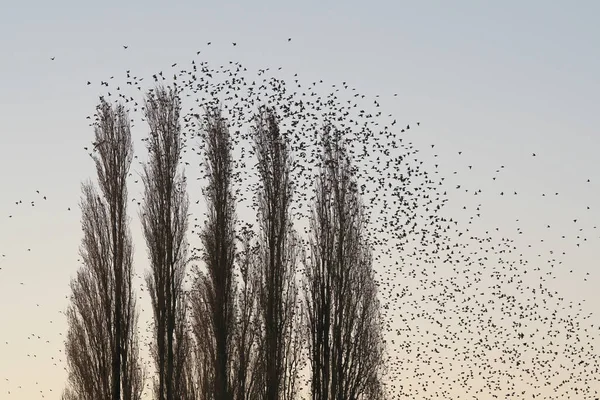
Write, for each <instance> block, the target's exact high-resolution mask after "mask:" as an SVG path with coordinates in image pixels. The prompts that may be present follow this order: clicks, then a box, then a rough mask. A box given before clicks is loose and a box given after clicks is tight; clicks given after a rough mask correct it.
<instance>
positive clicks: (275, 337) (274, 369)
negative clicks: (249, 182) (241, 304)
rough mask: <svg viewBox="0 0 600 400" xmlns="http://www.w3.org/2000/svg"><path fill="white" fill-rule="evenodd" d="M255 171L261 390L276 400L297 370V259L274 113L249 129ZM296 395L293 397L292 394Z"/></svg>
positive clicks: (284, 149)
mask: <svg viewBox="0 0 600 400" xmlns="http://www.w3.org/2000/svg"><path fill="white" fill-rule="evenodd" d="M253 136H254V144H255V153H256V156H257V158H258V163H257V168H258V173H259V176H260V188H259V196H258V215H259V229H260V235H259V256H258V257H259V259H258V263H259V275H260V285H259V289H258V290H259V293H258V295H259V296H258V297H259V303H258V304H259V313H260V315H261V322H262V327H261V332H260V335H261V337H260V340H259V350H260V351H261V356H260V357H261V363H262V371H261V379H262V384H261V386H262V387H264V398H265V399H267V400H279V399H281V398H287V396H288V395H290V393H289V392H287V390H286V388H295V386H296V385H295V381H296V376H297V371H293V370H290V368H295V366H296V364H295V363H294V362H291V360H292V359H293V358H295V355H294V354H292V352H293V351H295V350H297V348H296V347H295V346H292V345H291V343H293V342H294V338H293V336H292V334H294V333H297V331H295V330H294V329H293V328H294V323H295V321H296V318H297V314H296V309H297V308H296V303H297V301H296V297H297V290H296V279H295V273H296V261H297V260H296V258H297V255H298V249H299V246H298V237H297V236H296V234H295V232H294V230H293V226H292V221H291V217H290V216H291V214H290V206H291V200H292V197H291V195H292V191H293V187H292V182H291V176H290V173H291V167H292V158H291V155H290V152H289V145H288V143H287V141H286V139H285V138H284V137H283V136H282V134H281V133H280V131H279V122H278V119H277V116H276V114H275V112H274V111H273V110H272V109H269V108H263V109H261V110H260V112H259V113H258V114H257V116H256V119H255V126H254V129H253ZM291 395H292V396H295V390H294V393H291Z"/></svg>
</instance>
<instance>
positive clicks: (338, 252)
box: [305, 125, 383, 400]
mask: <svg viewBox="0 0 600 400" xmlns="http://www.w3.org/2000/svg"><path fill="white" fill-rule="evenodd" d="M321 139H322V159H321V161H322V166H321V173H320V174H319V178H318V180H317V188H316V198H315V203H314V205H313V213H312V218H311V220H310V226H311V235H310V241H309V243H310V258H309V262H308V267H307V279H306V285H305V289H306V291H305V300H306V304H307V310H308V311H307V313H308V315H309V317H308V332H309V335H308V336H309V347H310V351H309V354H310V363H311V367H312V380H311V392H312V398H313V399H314V400H325V399H330V400H345V399H378V398H382V395H383V391H382V386H381V382H380V374H381V372H382V366H383V341H382V335H381V321H380V314H379V304H378V301H377V293H376V285H375V282H374V278H373V270H372V257H371V252H370V249H369V247H368V245H367V244H366V241H365V236H364V230H363V228H364V218H363V206H362V204H361V203H360V198H359V195H358V190H357V184H356V181H355V179H354V178H353V176H352V169H351V160H350V159H349V157H348V154H347V153H346V151H345V148H344V146H343V142H342V138H341V134H340V132H339V131H337V130H336V129H335V128H333V127H332V126H330V125H327V126H326V127H325V128H324V130H323V134H322V137H321Z"/></svg>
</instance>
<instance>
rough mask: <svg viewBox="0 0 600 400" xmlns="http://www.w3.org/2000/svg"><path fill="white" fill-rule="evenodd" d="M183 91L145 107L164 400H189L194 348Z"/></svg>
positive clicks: (159, 390)
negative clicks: (188, 294) (187, 287)
mask: <svg viewBox="0 0 600 400" xmlns="http://www.w3.org/2000/svg"><path fill="white" fill-rule="evenodd" d="M180 110H181V106H180V100H179V97H178V91H177V89H172V88H165V87H157V88H155V89H154V90H151V91H150V92H149V93H148V95H147V98H146V102H145V116H146V120H147V121H148V124H149V127H150V134H149V137H148V139H147V148H148V153H149V160H148V163H147V164H145V165H144V170H143V176H142V179H143V182H144V190H145V192H144V202H143V205H142V213H141V220H142V227H143V231H144V236H145V239H146V244H147V247H148V254H149V259H150V264H151V271H150V272H149V273H147V275H146V283H147V284H148V289H149V292H150V297H151V301H152V309H153V311H154V334H155V342H154V345H153V348H152V351H153V355H154V358H155V362H156V368H157V375H158V379H157V380H155V394H156V397H157V399H160V400H165V399H166V400H174V399H182V398H186V397H187V396H188V395H189V394H188V393H182V391H184V390H187V389H186V387H187V386H186V384H185V382H184V379H185V378H186V373H184V371H186V368H185V362H186V360H187V359H189V357H188V355H189V354H188V353H189V351H191V348H190V346H189V344H188V338H186V337H185V335H186V334H187V330H186V329H185V328H184V327H182V324H185V323H186V317H185V315H186V310H187V307H186V306H185V304H184V303H185V295H184V291H183V281H184V276H185V267H186V263H187V260H186V255H187V241H186V239H185V233H186V230H187V224H188V204H189V202H188V197H187V192H186V182H185V178H184V176H183V175H182V174H179V173H178V172H177V170H178V165H179V160H180V156H181V150H182V138H181V127H180V123H179V116H180Z"/></svg>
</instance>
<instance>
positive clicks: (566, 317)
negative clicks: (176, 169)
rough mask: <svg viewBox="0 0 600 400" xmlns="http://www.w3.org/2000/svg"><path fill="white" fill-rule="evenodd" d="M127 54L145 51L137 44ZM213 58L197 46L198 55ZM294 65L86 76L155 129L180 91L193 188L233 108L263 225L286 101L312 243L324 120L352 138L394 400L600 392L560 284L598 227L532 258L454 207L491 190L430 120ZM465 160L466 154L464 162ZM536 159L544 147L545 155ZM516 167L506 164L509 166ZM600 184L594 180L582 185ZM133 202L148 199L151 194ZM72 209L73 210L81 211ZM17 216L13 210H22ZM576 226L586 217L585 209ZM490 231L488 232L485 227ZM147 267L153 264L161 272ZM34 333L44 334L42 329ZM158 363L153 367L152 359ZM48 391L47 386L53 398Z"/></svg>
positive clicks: (145, 336) (174, 67)
mask: <svg viewBox="0 0 600 400" xmlns="http://www.w3.org/2000/svg"><path fill="white" fill-rule="evenodd" d="M287 41H288V42H290V41H291V38H288V39H287ZM206 45H207V46H210V45H211V42H208V43H207V44H206ZM232 45H233V46H238V43H237V42H233V43H232ZM123 50H127V51H131V49H130V48H129V47H128V46H127V45H124V46H123ZM201 53H202V52H201V51H197V52H196V56H200V55H201ZM51 60H52V61H54V60H55V58H54V57H51ZM283 73H284V71H282V69H281V68H264V69H260V70H258V71H257V72H253V71H249V70H248V69H247V68H246V67H244V65H243V64H242V63H240V62H237V61H229V63H228V64H224V65H219V66H213V65H212V64H211V63H210V62H209V61H206V60H204V61H202V60H198V59H194V60H192V61H191V62H190V63H189V64H188V65H186V66H183V65H181V63H180V62H177V63H173V64H171V67H170V69H165V70H162V71H157V72H156V73H155V74H152V75H151V76H148V77H145V78H146V80H144V77H139V76H136V75H135V74H134V72H132V71H131V70H127V71H126V72H125V74H124V79H123V80H122V81H119V78H117V79H115V77H114V76H112V77H110V78H109V79H107V80H99V81H92V80H90V81H87V82H86V83H85V84H86V85H88V86H90V87H92V88H93V89H94V90H101V91H103V92H102V93H103V96H104V97H105V98H106V99H108V100H114V101H115V102H122V103H124V104H125V105H126V107H128V108H129V110H130V111H131V115H132V117H133V118H134V119H132V121H134V126H142V128H140V129H141V132H143V129H144V128H143V115H142V114H143V103H144V102H143V100H144V96H145V94H146V91H148V90H152V87H153V86H154V85H155V84H164V85H170V86H174V87H176V88H177V89H178V90H180V96H181V100H182V106H183V113H182V129H183V133H182V135H183V138H184V142H185V147H184V152H183V155H182V159H181V164H182V167H184V168H185V170H186V174H187V178H188V182H189V183H188V186H190V185H191V184H192V183H191V182H193V181H191V179H190V178H191V175H192V174H193V173H195V172H198V176H197V177H196V181H195V183H193V184H194V185H198V186H202V185H203V184H204V183H203V180H204V175H203V171H204V166H203V148H202V141H201V140H200V136H199V132H200V131H201V127H200V126H199V125H198V120H199V119H198V118H197V117H198V116H199V115H201V114H202V113H203V112H204V110H205V107H210V106H217V105H218V106H220V107H222V109H223V113H224V116H225V117H226V118H227V120H228V123H229V125H230V131H231V133H232V136H233V141H234V146H235V152H236V155H237V156H236V164H235V177H236V179H235V182H236V197H237V201H238V215H239V216H240V219H243V220H244V221H245V222H247V223H250V224H251V223H253V221H251V219H252V218H253V217H254V215H255V209H256V197H255V196H253V193H256V189H257V185H258V184H259V181H258V176H257V172H256V170H255V169H254V168H253V165H254V162H255V161H254V158H253V150H252V134H251V132H252V123H253V117H254V115H255V114H256V112H257V111H258V109H259V107H260V106H261V105H267V106H270V107H274V108H275V109H276V111H277V113H278V115H279V117H280V119H281V132H282V134H283V135H284V136H285V137H286V139H287V140H288V143H289V145H290V149H291V151H292V154H293V182H294V207H293V209H292V211H293V214H294V220H295V224H296V227H297V230H298V231H299V232H300V233H301V235H302V236H303V239H304V240H306V239H307V238H308V234H309V225H308V223H307V221H308V219H309V217H310V211H311V205H312V201H313V199H314V187H315V177H316V176H317V174H318V173H319V169H318V168H317V167H318V166H319V165H320V164H319V163H320V147H319V140H318V138H319V135H320V132H321V130H322V128H323V124H325V123H329V124H332V126H334V127H335V129H336V130H337V131H338V132H340V133H341V135H342V137H343V139H344V141H345V143H346V144H347V146H348V151H349V154H350V155H351V156H352V160H353V163H354V166H355V177H356V180H357V182H358V190H359V191H360V194H361V196H362V199H363V203H364V205H365V212H366V217H367V222H368V225H367V237H368V240H369V243H370V244H371V245H372V247H373V249H374V251H373V254H374V268H375V271H376V279H377V284H378V288H379V297H380V302H381V306H382V312H383V317H384V322H383V325H382V327H383V329H384V331H385V339H386V347H387V356H386V357H387V366H388V367H387V368H388V369H387V372H386V377H385V384H386V390H387V392H388V394H389V396H390V397H389V398H390V399H401V398H419V399H438V398H444V399H459V398H462V399H466V398H475V399H488V398H498V397H501V398H507V397H511V398H559V397H565V396H566V397H570V398H578V399H593V398H598V396H599V394H598V390H599V389H600V388H599V387H597V386H596V387H595V388H594V387H593V385H597V382H598V381H600V379H599V377H600V375H599V374H600V372H599V367H600V359H599V356H598V354H597V353H596V352H595V351H594V341H597V339H598V337H599V335H600V330H599V328H600V327H599V326H596V325H594V324H591V323H589V321H588V320H589V318H590V317H591V316H590V315H588V314H584V311H583V310H584V308H583V306H582V304H581V303H577V302H573V301H568V299H566V298H564V297H562V296H561V294H560V293H559V292H557V291H553V290H551V289H549V288H548V282H549V280H551V279H552V277H553V276H554V275H555V274H556V271H557V269H558V268H567V267H566V266H564V265H562V259H563V258H564V256H566V254H567V253H568V252H574V251H578V249H579V247H580V246H581V245H583V244H584V243H590V245H591V246H597V244H595V243H593V244H592V243H591V242H593V240H597V239H599V237H598V236H599V235H598V233H597V231H594V230H595V229H596V226H593V228H590V229H587V228H586V229H587V230H586V231H584V230H583V227H582V228H580V229H579V230H578V231H577V234H576V239H575V240H576V243H575V245H573V243H571V245H569V246H568V245H566V244H565V248H560V249H559V248H556V249H553V251H552V252H551V253H550V254H549V255H548V258H547V259H543V257H546V255H544V256H543V257H542V255H541V254H540V256H539V257H535V258H533V259H532V257H528V255H527V254H524V253H526V252H525V251H524V249H522V248H521V245H520V244H519V243H517V241H516V238H515V237H514V236H512V235H511V234H510V233H506V234H502V231H501V229H499V228H497V227H493V228H491V227H488V226H485V225H483V224H484V223H483V222H481V221H483V219H484V218H483V216H484V212H483V210H484V204H483V203H478V204H477V205H475V206H471V205H469V206H467V205H464V206H462V210H461V211H463V213H462V214H461V215H460V216H457V215H453V213H452V212H451V211H450V210H449V204H451V203H452V201H453V199H456V198H458V197H459V196H461V195H463V194H466V195H469V196H480V197H482V195H483V194H484V193H483V191H482V190H481V189H477V188H472V187H469V179H468V178H466V179H463V180H462V181H461V179H462V175H461V174H462V173H463V172H462V171H451V172H450V171H449V173H448V174H447V175H448V176H446V174H445V172H444V167H443V164H441V161H437V160H438V159H437V156H438V154H429V158H431V157H433V159H434V160H435V161H434V163H433V164H431V165H430V163H429V162H428V161H427V157H426V156H425V155H424V154H426V152H430V153H432V152H434V151H436V150H435V149H436V147H435V144H432V145H430V147H428V148H419V147H417V146H416V145H415V144H413V142H412V141H411V135H413V134H412V132H413V131H417V134H418V131H419V129H420V128H421V122H420V121H414V122H409V123H405V124H402V126H400V125H401V124H400V123H399V122H398V120H397V119H396V118H394V116H393V115H392V114H389V113H385V112H384V111H383V108H384V107H382V104H383V103H384V102H385V101H387V99H384V96H381V97H380V96H379V95H375V96H368V95H366V94H362V93H359V92H358V91H357V90H356V89H355V88H353V87H352V85H351V84H350V83H348V82H341V83H339V84H333V85H328V84H326V83H325V82H324V81H323V80H319V81H314V82H305V81H303V80H302V79H301V78H300V77H299V76H298V74H293V76H292V75H291V74H290V76H291V79H289V78H288V80H285V79H283V78H278V77H277V75H281V74H283ZM116 81H119V83H115V82H116ZM394 96H396V94H394ZM138 115H140V116H141V121H139V122H142V123H141V124H139V125H138ZM93 118H94V117H93V116H89V117H88V119H90V120H93ZM90 137H91V131H90ZM142 140H143V139H142ZM438 147H439V146H438ZM85 150H86V151H87V152H89V153H90V154H91V153H92V151H93V150H90V148H85ZM463 156H464V155H463V153H462V151H460V152H458V157H463ZM531 157H532V158H533V157H538V154H536V153H535V152H532V153H531ZM533 161H535V158H533ZM140 162H141V161H140ZM509 167H510V165H509V164H506V165H501V166H499V167H498V169H497V170H496V173H497V174H500V173H501V172H502V171H503V170H505V168H509ZM474 168H475V169H476V168H477V166H476V165H472V163H471V164H470V165H465V166H464V171H471V170H473V169H474ZM92 173H93V169H92V168H91V167H90V174H92ZM496 177H497V176H494V177H493V181H494V182H496ZM449 182H453V183H452V184H450V183H449ZM593 183H594V182H593V180H590V179H588V178H587V177H586V178H582V184H587V185H592V184H593ZM131 185H132V187H133V189H131V190H130V192H134V190H135V188H136V185H140V186H141V180H138V179H137V178H135V177H133V175H132V179H131ZM140 192H141V190H140ZM33 193H35V196H34V197H32V198H27V199H25V198H23V199H15V205H14V206H15V207H26V206H29V207H34V206H37V205H38V204H40V203H44V202H46V200H47V196H48V197H50V196H51V194H50V193H48V194H41V193H39V191H32V194H33ZM554 193H556V192H554ZM508 195H512V196H518V193H517V191H516V190H513V189H506V188H499V189H498V190H497V192H496V193H495V194H494V196H496V197H497V196H501V197H502V198H504V197H506V196H508ZM554 195H555V196H556V195H558V193H556V194H554ZM548 196H550V193H548V194H546V193H544V194H543V196H541V197H540V199H539V201H540V202H541V201H543V200H544V199H543V198H542V197H544V198H545V197H548ZM131 201H132V202H137V203H138V204H139V199H138V200H136V199H135V198H133V199H132V200H131ZM191 204H192V206H193V208H192V213H193V218H192V222H191V226H190V229H191V232H190V235H189V240H190V242H191V243H192V246H191V248H192V252H193V253H195V252H199V251H200V247H199V245H197V244H198V243H199V241H198V240H197V238H196V235H195V234H196V233H197V232H196V228H198V227H200V226H202V225H203V223H202V220H203V217H202V210H203V209H202V204H203V199H202V198H199V199H193V201H192V202H191ZM65 208H66V209H67V211H71V207H65ZM589 209H590V206H588V207H587V210H589ZM570 211H571V210H565V213H567V212H570ZM577 215H579V214H577ZM3 217H4V218H13V213H9V214H8V215H6V216H3ZM573 221H574V222H573V223H574V224H577V222H578V221H577V218H573ZM588 222H589V221H588ZM550 225H551V224H548V228H550ZM592 225H593V223H592ZM482 226H483V231H485V232H482V233H481V234H480V233H478V229H479V228H481V227H482ZM588 231H590V232H591V233H589V234H588ZM517 234H519V235H520V234H522V232H521V231H517ZM594 234H595V236H594ZM0 246H1V243H0ZM567 246H568V248H567ZM140 248H141V246H140ZM0 249H1V254H0V256H1V257H2V259H0V260H2V261H4V263H0V279H4V278H3V277H2V272H3V271H2V269H3V268H13V267H14V268H16V266H12V265H11V264H10V262H9V259H10V255H11V254H10V252H9V251H8V249H4V248H2V247H0ZM27 251H31V249H30V248H27ZM138 251H139V250H138ZM76 267H77V266H75V265H74V266H73V268H74V271H75V268H76ZM136 268H137V269H138V271H139V272H141V271H142V270H146V269H147V268H148V267H147V266H142V265H137V266H136ZM555 268H556V269H555ZM588 275H589V273H588ZM140 282H143V280H141V279H140ZM20 284H24V282H20ZM139 290H140V292H142V293H140V292H138V295H140V298H142V297H141V296H142V295H143V294H145V293H146V291H145V290H144V286H143V284H140V289H139ZM140 335H141V336H142V342H143V343H149V342H150V341H151V338H152V330H151V328H150V325H149V324H148V325H147V326H146V327H145V328H143V327H142V326H140ZM31 340H42V338H41V337H40V336H39V335H31ZM2 345H4V346H10V343H8V342H6V343H2ZM55 345H56V346H62V344H61V343H55ZM0 349H1V347H0ZM1 353H2V351H1V350H0V354H1ZM28 356H29V355H28ZM33 356H34V357H35V355H33ZM51 361H52V363H53V365H54V366H56V367H57V368H64V367H65V365H66V364H65V360H64V359H60V360H51ZM147 362H148V365H147V366H148V368H149V369H150V370H151V369H152V363H151V361H150V358H148V360H147ZM40 373H43V372H40ZM7 387H8V389H5V391H4V393H9V394H12V395H14V394H15V393H17V391H18V390H19V389H20V388H18V387H16V386H14V387H13V386H10V385H7ZM45 394H48V393H47V392H44V391H43V390H40V395H41V397H44V395H45ZM54 394H56V393H54ZM4 396H5V395H4V394H3V395H2V396H1V397H2V398H4Z"/></svg>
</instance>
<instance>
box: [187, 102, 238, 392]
mask: <svg viewBox="0 0 600 400" xmlns="http://www.w3.org/2000/svg"><path fill="white" fill-rule="evenodd" d="M202 125H203V129H202V130H201V134H202V136H203V141H204V144H205V146H204V147H205V151H206V153H205V154H206V163H205V165H206V176H207V178H208V185H207V187H206V188H205V190H204V195H205V198H206V202H207V220H206V224H205V226H204V228H203V229H202V232H201V233H200V236H201V239H202V244H203V257H202V258H203V260H204V263H205V265H206V274H201V275H200V276H199V279H197V281H196V282H197V285H196V290H195V291H194V292H193V294H194V295H195V296H198V297H197V298H196V299H195V300H194V304H196V306H197V308H196V309H197V311H198V312H199V313H202V314H204V315H203V317H202V318H199V319H197V322H198V323H202V324H206V326H205V327H203V328H199V329H196V332H198V333H200V332H202V331H203V330H204V331H205V332H203V333H208V335H206V336H202V337H197V343H198V345H199V346H206V347H207V348H206V350H205V351H204V352H203V354H204V355H205V356H206V358H204V357H203V360H202V362H203V365H204V363H205V362H208V365H205V367H208V368H210V369H211V370H212V372H211V373H210V374H209V375H206V374H205V376H206V377H207V379H209V377H210V379H211V380H210V381H209V384H210V393H211V395H210V396H209V397H210V398H211V399H223V400H229V399H232V398H233V392H232V387H231V365H232V355H233V354H232V349H231V347H232V343H233V342H232V338H233V333H234V322H235V319H234V316H235V309H234V306H235V303H234V295H235V293H234V291H235V286H234V275H233V272H234V271H233V267H234V261H235V259H234V258H235V221H236V217H235V202H234V198H233V192H232V177H233V170H232V168H233V160H232V155H231V152H232V142H231V138H230V134H229V128H228V126H227V121H226V120H225V119H224V118H223V117H222V113H221V110H220V109H219V108H216V107H215V108H210V109H207V112H206V115H205V118H204V119H203V124H202ZM209 342H212V343H209Z"/></svg>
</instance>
